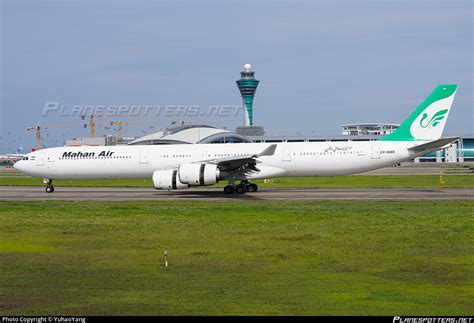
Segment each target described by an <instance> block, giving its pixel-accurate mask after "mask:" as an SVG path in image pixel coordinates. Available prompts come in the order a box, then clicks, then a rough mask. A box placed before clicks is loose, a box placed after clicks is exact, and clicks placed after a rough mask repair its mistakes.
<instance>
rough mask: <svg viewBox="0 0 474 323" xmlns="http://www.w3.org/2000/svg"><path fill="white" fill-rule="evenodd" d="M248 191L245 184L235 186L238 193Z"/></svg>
mask: <svg viewBox="0 0 474 323" xmlns="http://www.w3.org/2000/svg"><path fill="white" fill-rule="evenodd" d="M246 191H247V188H246V187H245V185H242V184H241V185H237V186H236V187H235V193H237V194H244V193H245V192H246Z"/></svg>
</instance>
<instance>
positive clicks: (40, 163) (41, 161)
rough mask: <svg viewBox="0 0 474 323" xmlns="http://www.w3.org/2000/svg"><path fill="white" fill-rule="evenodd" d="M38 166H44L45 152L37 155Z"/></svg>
mask: <svg viewBox="0 0 474 323" xmlns="http://www.w3.org/2000/svg"><path fill="white" fill-rule="evenodd" d="M36 166H44V153H40V154H38V157H36Z"/></svg>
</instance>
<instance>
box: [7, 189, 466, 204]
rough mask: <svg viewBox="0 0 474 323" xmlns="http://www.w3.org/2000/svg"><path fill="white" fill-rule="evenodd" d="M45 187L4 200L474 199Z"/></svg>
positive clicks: (434, 194) (431, 192) (419, 192)
mask: <svg viewBox="0 0 474 323" xmlns="http://www.w3.org/2000/svg"><path fill="white" fill-rule="evenodd" d="M55 189H56V190H55V192H54V193H50V194H48V193H46V192H45V191H44V187H40V186H38V187H34V186H2V187H0V201H47V200H71V201H140V200H155V201H160V200H180V199H181V200H201V201H236V200H239V201H242V200H250V201H255V200H292V201H295V200H407V201H409V200H474V189H470V188H445V189H421V188H405V189H404V188H306V189H305V188H261V189H260V190H259V191H258V192H255V193H246V194H241V195H239V194H231V195H227V194H224V193H223V192H222V190H221V189H220V188H196V189H188V190H182V191H169V192H168V191H158V190H154V189H153V188H131V187H60V186H58V187H55Z"/></svg>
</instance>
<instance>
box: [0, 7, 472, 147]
mask: <svg viewBox="0 0 474 323" xmlns="http://www.w3.org/2000/svg"><path fill="white" fill-rule="evenodd" d="M0 3H1V6H0V10H1V15H0V17H1V25H0V28H1V30H0V35H1V39H0V47H1V53H0V55H1V56H0V59H1V66H0V81H1V83H0V90H1V93H0V95H1V98H0V99H1V100H0V137H1V138H0V152H2V151H3V152H6V151H13V150H15V149H17V148H18V147H20V146H21V147H23V149H24V150H25V151H29V150H30V149H31V147H33V146H34V144H35V134H34V132H33V131H27V130H26V128H27V127H30V126H36V125H67V126H74V127H70V128H57V129H48V130H46V131H44V132H43V143H44V144H45V145H46V146H57V145H62V142H63V140H64V139H67V138H71V137H87V136H88V129H84V128H83V127H82V125H83V123H84V121H82V120H81V119H80V117H79V115H77V114H76V115H71V114H72V113H70V112H71V111H72V109H74V107H78V106H79V107H80V106H87V105H94V106H112V107H113V106H126V105H140V106H149V105H153V106H171V107H173V106H187V107H189V106H198V107H199V109H200V111H209V109H210V108H209V107H211V106H233V107H235V106H241V105H242V101H241V98H240V94H239V92H238V89H237V87H236V84H235V81H236V80H237V79H238V78H239V76H240V74H239V72H240V71H241V70H242V67H243V65H244V64H245V63H250V64H252V67H253V70H254V71H255V76H256V78H257V79H258V80H260V84H259V87H258V89H257V93H256V96H255V101H254V112H253V114H254V124H256V125H262V126H264V127H265V129H266V131H267V134H268V135H275V134H277V135H296V134H302V135H338V134H340V132H341V128H340V126H341V125H342V124H345V123H358V122H385V123H401V122H403V120H405V118H407V117H408V115H409V114H410V113H411V112H412V111H413V110H414V109H415V108H416V107H417V106H418V105H419V104H420V103H421V102H422V101H423V100H424V99H425V98H426V97H427V96H428V94H429V93H430V92H431V91H432V90H433V89H434V88H435V86H436V85H438V84H442V83H456V84H459V88H458V92H457V95H456V99H455V102H454V107H453V109H452V110H451V114H450V117H449V120H448V123H447V126H446V129H445V134H473V133H474V126H473V124H474V112H473V109H474V108H473V107H474V105H473V101H474V98H473V74H474V73H473V44H472V42H473V30H474V25H473V3H472V1H456V0H455V1H425V0H423V1H413V0H412V1H296V2H295V1H187V2H184V1H110V0H104V1H8V0H0ZM48 102H58V103H59V104H60V105H62V106H63V107H64V109H65V110H64V111H65V113H63V114H64V115H61V114H60V113H59V112H58V111H51V112H50V113H48V115H47V116H44V115H43V111H44V107H45V104H47V103H48ZM68 113H69V115H66V114H68ZM143 119H155V120H154V121H155V122H154V123H139V122H136V124H131V125H128V126H125V127H124V129H125V130H124V133H125V134H127V135H141V134H143V133H145V132H150V131H151V132H154V131H156V130H155V129H158V128H162V127H166V126H169V125H170V122H171V121H172V120H181V119H186V120H187V121H188V120H189V121H192V122H193V123H210V124H211V125H216V126H221V127H222V126H226V127H227V129H230V130H233V129H234V128H235V127H236V126H239V125H242V123H243V121H242V115H241V113H240V114H238V115H235V113H232V114H231V115H230V116H227V117H221V116H216V115H212V116H210V115H206V116H205V117H199V116H198V117H194V119H193V118H192V117H189V118H187V116H186V118H184V117H182V116H178V115H166V116H165V115H163V113H161V114H160V115H150V114H149V115H143V116H139V117H121V118H120V119H118V118H117V117H116V118H104V119H103V120H99V119H98V120H96V122H101V123H102V124H105V123H106V122H108V121H117V120H120V121H126V120H143ZM157 119H159V120H158V121H157ZM150 125H154V126H155V128H149V126H150ZM108 128H110V127H108ZM113 130H114V128H113V127H112V128H110V129H106V126H103V127H97V131H96V132H97V135H99V136H100V135H103V134H105V133H109V134H113V133H114V132H113Z"/></svg>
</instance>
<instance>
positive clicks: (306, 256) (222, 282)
mask: <svg viewBox="0 0 474 323" xmlns="http://www.w3.org/2000/svg"><path fill="white" fill-rule="evenodd" d="M473 209H474V202H470V201H449V202H439V201H427V202H368V201H364V202H357V201H338V202H334V201H320V202H317V201H313V202H297V203H296V202H276V201H271V202H270V201H268V202H246V203H233V202H227V203H208V202H179V204H177V203H176V202H110V203H102V202H101V203H96V202H52V201H48V202H0V221H1V223H2V225H1V227H0V264H1V275H0V286H1V288H0V313H1V314H2V315H15V314H16V315H47V314H69V315H105V314H109V315H121V314H122V315H125V314H128V315H145V314H150V315H153V314H154V315H165V314H167V315H179V314H181V315H187V314H196V315H217V314H224V315H225V314H243V315H247V314H249V315H250V314H257V315H258V314H268V315H273V314H287V315H295V314H300V315H335V314H338V315H375V314H380V315H429V316H444V315H472V314H473V311H474V303H473V295H474V236H473V232H474V221H473ZM165 249H168V250H169V262H170V266H169V267H164V265H163V263H164V259H163V251H164V250H165Z"/></svg>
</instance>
